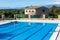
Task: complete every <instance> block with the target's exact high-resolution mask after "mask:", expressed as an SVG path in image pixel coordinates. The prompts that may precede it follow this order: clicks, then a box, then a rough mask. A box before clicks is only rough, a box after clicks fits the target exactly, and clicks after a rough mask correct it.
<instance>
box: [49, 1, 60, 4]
mask: <svg viewBox="0 0 60 40" xmlns="http://www.w3.org/2000/svg"><path fill="white" fill-rule="evenodd" d="M48 4H60V2H57V1H56V2H51V3H48Z"/></svg>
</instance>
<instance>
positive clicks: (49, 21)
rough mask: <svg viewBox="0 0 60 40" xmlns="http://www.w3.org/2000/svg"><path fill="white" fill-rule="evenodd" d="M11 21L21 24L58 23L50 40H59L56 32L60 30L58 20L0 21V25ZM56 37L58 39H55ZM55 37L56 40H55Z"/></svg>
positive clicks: (59, 37) (59, 36)
mask: <svg viewBox="0 0 60 40" xmlns="http://www.w3.org/2000/svg"><path fill="white" fill-rule="evenodd" d="M13 21H20V22H21V21H22V22H40V23H58V27H57V28H56V30H55V31H54V33H53V35H52V36H51V38H50V40H56V39H57V40H60V33H59V35H58V31H59V30H60V20H1V21H0V25H2V24H6V23H9V22H13ZM57 35H58V37H57ZM56 37H57V38H56Z"/></svg>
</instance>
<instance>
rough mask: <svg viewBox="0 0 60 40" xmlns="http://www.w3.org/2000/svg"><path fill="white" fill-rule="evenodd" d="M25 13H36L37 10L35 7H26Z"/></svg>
mask: <svg viewBox="0 0 60 40" xmlns="http://www.w3.org/2000/svg"><path fill="white" fill-rule="evenodd" d="M25 14H30V15H35V14H36V10H35V9H25Z"/></svg>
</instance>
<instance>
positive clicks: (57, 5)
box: [44, 4, 60, 8]
mask: <svg viewBox="0 0 60 40" xmlns="http://www.w3.org/2000/svg"><path fill="white" fill-rule="evenodd" d="M44 6H45V7H47V8H51V7H52V6H56V7H60V4H49V5H44Z"/></svg>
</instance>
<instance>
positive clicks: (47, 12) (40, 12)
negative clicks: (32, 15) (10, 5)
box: [36, 7, 49, 16]
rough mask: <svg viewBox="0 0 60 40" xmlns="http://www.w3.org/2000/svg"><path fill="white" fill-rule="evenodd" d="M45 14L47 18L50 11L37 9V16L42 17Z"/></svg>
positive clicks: (43, 8)
mask: <svg viewBox="0 0 60 40" xmlns="http://www.w3.org/2000/svg"><path fill="white" fill-rule="evenodd" d="M43 14H45V15H46V16H48V15H49V11H48V9H47V8H45V7H41V8H38V9H36V15H41V16H42V15H43Z"/></svg>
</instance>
